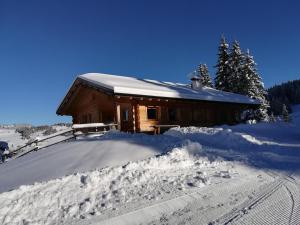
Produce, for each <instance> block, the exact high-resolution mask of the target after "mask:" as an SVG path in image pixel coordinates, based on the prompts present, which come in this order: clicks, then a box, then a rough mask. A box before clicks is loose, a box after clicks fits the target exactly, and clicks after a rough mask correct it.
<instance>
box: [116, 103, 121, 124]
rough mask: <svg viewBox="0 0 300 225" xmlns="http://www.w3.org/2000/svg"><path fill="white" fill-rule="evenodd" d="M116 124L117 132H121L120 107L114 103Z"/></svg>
mask: <svg viewBox="0 0 300 225" xmlns="http://www.w3.org/2000/svg"><path fill="white" fill-rule="evenodd" d="M115 110H116V123H117V124H118V130H121V106H120V104H118V103H116V109H115Z"/></svg>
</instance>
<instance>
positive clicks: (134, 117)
mask: <svg viewBox="0 0 300 225" xmlns="http://www.w3.org/2000/svg"><path fill="white" fill-rule="evenodd" d="M131 108H132V126H133V132H134V133H135V132H136V125H135V121H136V115H135V104H131Z"/></svg>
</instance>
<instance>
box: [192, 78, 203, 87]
mask: <svg viewBox="0 0 300 225" xmlns="http://www.w3.org/2000/svg"><path fill="white" fill-rule="evenodd" d="M191 81H192V89H194V90H201V89H202V84H201V82H200V77H199V76H197V75H194V76H192V78H191Z"/></svg>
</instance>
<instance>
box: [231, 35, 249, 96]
mask: <svg viewBox="0 0 300 225" xmlns="http://www.w3.org/2000/svg"><path fill="white" fill-rule="evenodd" d="M244 60H245V57H244V54H243V53H242V51H241V48H240V45H239V43H238V42H237V41H234V42H233V44H232V48H231V50H230V53H229V59H228V65H229V75H228V76H227V82H228V91H229V92H233V93H237V94H244V92H245V89H246V87H244V86H245V85H246V84H245V83H244V77H243V75H244V71H243V70H244Z"/></svg>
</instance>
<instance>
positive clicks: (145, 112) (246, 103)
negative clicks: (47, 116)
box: [56, 73, 260, 132]
mask: <svg viewBox="0 0 300 225" xmlns="http://www.w3.org/2000/svg"><path fill="white" fill-rule="evenodd" d="M259 104H260V103H259V102H258V101H257V100H254V99H251V98H248V97H246V96H243V95H238V94H233V93H229V92H223V91H219V90H216V89H213V88H208V87H201V85H200V82H199V79H197V78H196V77H194V78H193V79H192V83H191V84H189V85H186V84H179V83H172V82H161V81H156V80H148V79H138V78H134V77H125V76H116V75H107V74H99V73H88V74H83V75H80V76H78V77H77V78H76V79H75V81H74V82H73V84H72V86H71V87H70V89H69V91H68V92H67V94H66V96H65V97H64V99H63V101H62V102H61V104H60V105H59V107H58V109H57V112H56V113H57V114H58V115H68V116H72V118H73V123H76V124H85V123H104V124H108V123H115V124H117V127H118V129H119V130H121V131H128V132H153V131H154V129H155V127H165V128H168V127H171V126H176V125H178V126H214V125H220V124H236V123H238V122H239V118H240V114H241V112H242V111H243V110H246V109H250V108H256V107H258V106H259Z"/></svg>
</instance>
